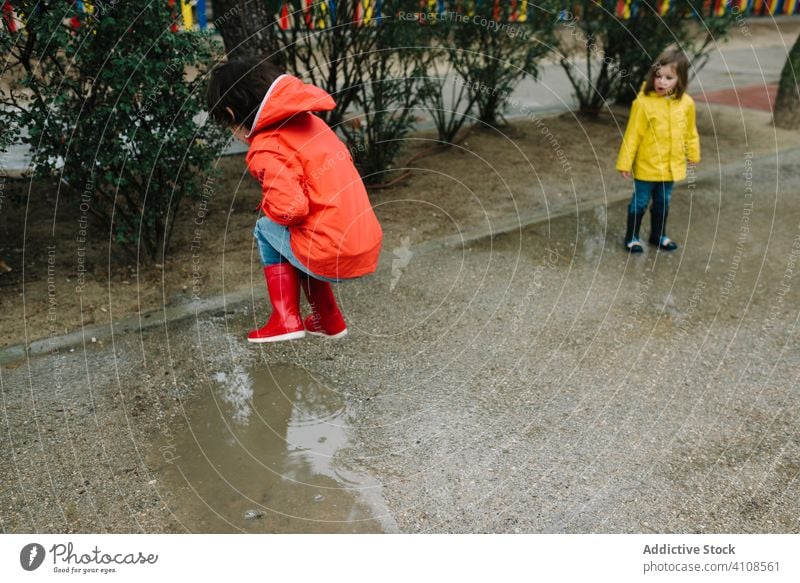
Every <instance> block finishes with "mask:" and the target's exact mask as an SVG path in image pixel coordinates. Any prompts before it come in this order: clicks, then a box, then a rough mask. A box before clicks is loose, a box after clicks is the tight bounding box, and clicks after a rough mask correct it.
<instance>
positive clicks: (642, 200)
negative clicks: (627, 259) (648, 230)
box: [625, 180, 653, 253]
mask: <svg viewBox="0 0 800 583" xmlns="http://www.w3.org/2000/svg"><path fill="white" fill-rule="evenodd" d="M652 184H653V183H652V182H647V181H645V180H634V181H633V196H632V197H631V202H630V203H629V204H628V224H627V228H626V229H625V246H626V247H627V248H628V250H629V251H632V252H634V253H640V252H641V251H642V246H641V243H639V227H641V225H642V218H643V217H644V213H645V211H646V210H647V205H648V204H649V203H650V191H651V190H652Z"/></svg>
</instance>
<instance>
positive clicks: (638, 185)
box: [628, 180, 675, 215]
mask: <svg viewBox="0 0 800 583" xmlns="http://www.w3.org/2000/svg"><path fill="white" fill-rule="evenodd" d="M674 184H675V183H674V182H649V181H647V180H634V181H633V198H631V203H630V204H629V205H628V212H629V213H631V214H636V215H638V214H642V213H644V212H645V211H646V210H647V205H648V203H649V202H650V199H651V198H652V199H653V208H652V209H651V212H653V213H656V214H664V213H666V211H668V210H669V200H670V198H671V196H672V187H673V185H674Z"/></svg>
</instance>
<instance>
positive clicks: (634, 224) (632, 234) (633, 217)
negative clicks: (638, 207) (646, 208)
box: [625, 212, 644, 253]
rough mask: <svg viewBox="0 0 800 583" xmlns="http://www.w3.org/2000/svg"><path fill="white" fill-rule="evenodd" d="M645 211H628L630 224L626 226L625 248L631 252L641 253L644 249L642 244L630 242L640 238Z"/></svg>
mask: <svg viewBox="0 0 800 583" xmlns="http://www.w3.org/2000/svg"><path fill="white" fill-rule="evenodd" d="M643 218H644V213H643V212H642V213H631V212H629V213H628V224H627V227H626V228H625V248H626V249H627V250H628V251H629V252H631V253H641V252H642V251H644V249H642V246H641V245H640V244H639V245H631V244H630V243H632V242H634V241H638V240H639V227H641V226H642V219H643Z"/></svg>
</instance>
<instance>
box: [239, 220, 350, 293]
mask: <svg viewBox="0 0 800 583" xmlns="http://www.w3.org/2000/svg"><path fill="white" fill-rule="evenodd" d="M253 236H254V237H255V238H256V241H257V242H258V252H259V254H260V255H261V263H262V264H263V265H265V266H266V265H274V264H275V263H291V264H292V265H294V267H295V268H296V269H298V270H299V271H300V272H301V273H303V274H305V275H309V276H312V277H314V278H316V279H319V280H322V281H328V282H331V283H337V282H339V281H341V280H338V279H334V278H329V277H323V276H321V275H317V274H316V273H313V272H312V271H311V270H310V269H308V267H306V266H305V265H303V264H302V263H301V262H300V261H299V260H298V259H297V257H295V254H294V251H292V245H291V237H290V234H289V228H288V227H286V226H284V225H279V224H278V223H276V222H274V221H271V220H270V219H268V218H267V217H261V218H260V219H258V221H256V228H255V230H254V231H253Z"/></svg>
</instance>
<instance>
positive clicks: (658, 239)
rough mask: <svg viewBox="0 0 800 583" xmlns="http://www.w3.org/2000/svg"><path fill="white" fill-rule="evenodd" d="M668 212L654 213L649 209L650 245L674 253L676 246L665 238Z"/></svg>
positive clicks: (665, 210)
mask: <svg viewBox="0 0 800 583" xmlns="http://www.w3.org/2000/svg"><path fill="white" fill-rule="evenodd" d="M668 216H669V210H667V209H664V210H663V211H654V210H653V209H650V244H651V245H656V246H657V247H659V248H660V249H663V250H664V251H675V249H677V248H678V245H677V244H676V243H675V241H673V240H672V239H670V238H669V237H667V235H666V232H667V217H668Z"/></svg>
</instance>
